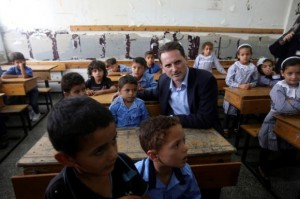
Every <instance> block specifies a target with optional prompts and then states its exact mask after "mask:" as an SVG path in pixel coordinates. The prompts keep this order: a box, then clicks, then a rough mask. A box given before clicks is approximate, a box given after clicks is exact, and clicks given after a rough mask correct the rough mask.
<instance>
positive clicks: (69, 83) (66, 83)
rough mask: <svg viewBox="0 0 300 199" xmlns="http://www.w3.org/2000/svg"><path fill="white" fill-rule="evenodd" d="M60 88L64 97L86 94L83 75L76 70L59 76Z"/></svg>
mask: <svg viewBox="0 0 300 199" xmlns="http://www.w3.org/2000/svg"><path fill="white" fill-rule="evenodd" d="M61 90H62V91H63V92H64V96H65V97H71V96H83V95H87V93H86V89H85V82H84V79H83V77H82V76H81V75H80V74H79V73H76V72H70V73H66V74H64V75H63V77H62V78H61Z"/></svg>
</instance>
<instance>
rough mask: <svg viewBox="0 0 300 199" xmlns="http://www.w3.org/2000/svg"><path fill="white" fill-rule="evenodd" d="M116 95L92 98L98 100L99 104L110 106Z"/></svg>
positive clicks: (109, 94) (108, 94)
mask: <svg viewBox="0 0 300 199" xmlns="http://www.w3.org/2000/svg"><path fill="white" fill-rule="evenodd" d="M115 94H116V93H107V94H103V95H97V96H90V97H91V98H93V99H94V100H96V101H97V102H100V103H101V104H103V105H110V104H111V102H112V99H113V95H115Z"/></svg>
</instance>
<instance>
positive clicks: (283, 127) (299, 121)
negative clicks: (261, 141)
mask: <svg viewBox="0 0 300 199" xmlns="http://www.w3.org/2000/svg"><path fill="white" fill-rule="evenodd" d="M275 117H276V124H275V128H274V131H275V133H276V135H278V136H279V137H281V138H282V139H284V140H285V141H287V142H288V143H290V144H292V145H293V146H295V147H296V148H298V149H300V114H299V115H277V116H275Z"/></svg>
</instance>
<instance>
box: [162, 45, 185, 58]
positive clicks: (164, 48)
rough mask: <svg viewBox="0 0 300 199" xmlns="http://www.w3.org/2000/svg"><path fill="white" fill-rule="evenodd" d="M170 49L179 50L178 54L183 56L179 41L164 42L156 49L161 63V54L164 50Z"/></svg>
mask: <svg viewBox="0 0 300 199" xmlns="http://www.w3.org/2000/svg"><path fill="white" fill-rule="evenodd" d="M172 50H179V52H180V54H181V55H182V56H183V57H185V52H184V49H183V47H182V46H181V45H180V43H178V42H177V41H171V42H168V43H165V44H164V45H163V46H161V47H160V48H159V50H158V59H159V61H160V63H161V59H160V58H161V54H162V53H165V52H169V51H172Z"/></svg>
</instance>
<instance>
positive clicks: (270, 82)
mask: <svg viewBox="0 0 300 199" xmlns="http://www.w3.org/2000/svg"><path fill="white" fill-rule="evenodd" d="M256 66H257V71H258V73H259V76H258V80H257V86H269V87H273V86H274V85H275V84H276V83H277V82H278V81H280V75H279V74H276V72H275V68H274V64H273V61H272V60H270V59H268V58H265V57H261V58H259V59H258V61H257V63H256Z"/></svg>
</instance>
